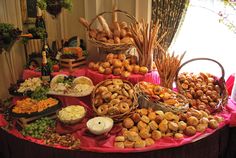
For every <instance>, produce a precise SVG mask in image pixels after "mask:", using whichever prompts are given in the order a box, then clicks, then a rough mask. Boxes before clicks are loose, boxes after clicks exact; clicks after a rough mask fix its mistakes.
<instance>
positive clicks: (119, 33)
mask: <svg viewBox="0 0 236 158" xmlns="http://www.w3.org/2000/svg"><path fill="white" fill-rule="evenodd" d="M98 21H99V23H100V24H101V26H102V29H91V28H89V23H88V21H87V20H85V19H84V18H80V23H82V25H83V26H85V27H86V28H87V29H89V37H90V38H91V39H95V40H97V41H101V42H105V43H108V44H121V43H123V44H132V41H133V39H132V37H131V32H130V29H129V27H128V24H127V23H126V22H124V21H123V22H117V21H115V22H113V23H112V24H111V25H110V26H109V25H108V24H107V21H106V20H105V19H104V18H103V16H98Z"/></svg>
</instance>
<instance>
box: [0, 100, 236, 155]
mask: <svg viewBox="0 0 236 158" xmlns="http://www.w3.org/2000/svg"><path fill="white" fill-rule="evenodd" d="M57 98H58V99H60V100H61V101H62V103H63V105H64V106H67V105H71V104H80V105H82V106H84V107H85V108H86V109H87V112H88V116H93V110H92V107H91V104H90V103H89V101H88V98H89V97H87V98H86V97H84V98H76V97H57ZM18 99H19V98H18ZM82 100H85V101H87V103H84V102H83V101H82ZM235 111H236V105H235V104H233V103H232V102H231V101H230V100H229V103H228V105H227V106H226V108H225V110H224V111H222V112H221V113H220V114H218V115H220V116H222V117H224V119H225V121H224V122H222V123H221V124H220V127H219V128H222V127H223V126H225V125H228V124H229V123H230V124H231V125H234V126H236V124H235V121H234V120H236V118H235V116H233V115H231V113H230V112H235ZM232 119H233V120H232ZM83 123H84V125H81V127H83V128H81V129H80V130H78V131H76V132H74V133H73V135H74V136H75V137H77V138H79V139H80V141H81V146H80V147H81V149H83V150H88V151H96V152H144V151H151V150H157V149H164V148H171V147H178V146H181V145H184V144H187V143H192V142H195V141H197V140H199V139H202V138H204V137H206V136H208V135H211V134H212V133H214V132H215V131H216V130H218V129H219V128H218V129H216V130H212V129H209V128H208V129H207V130H206V131H205V132H204V133H197V134H195V135H194V136H191V137H188V136H185V137H184V138H183V139H175V138H171V137H165V138H162V139H160V140H158V141H156V143H155V144H154V145H152V146H149V147H145V148H140V149H131V148H127V149H117V148H114V147H113V143H114V138H115V136H116V134H117V132H119V131H117V126H115V127H114V128H113V129H112V131H111V132H110V133H107V134H106V135H103V136H95V135H91V134H89V133H88V132H87V129H86V128H84V127H86V126H85V123H86V122H83ZM6 124H7V122H6V121H5V120H4V118H3V117H2V116H1V115H0V126H2V127H3V126H6ZM9 133H11V134H13V135H15V136H17V137H19V138H22V139H27V140H30V141H33V142H36V143H39V144H42V145H45V144H44V142H43V141H42V140H37V139H34V138H32V137H23V136H22V135H21V134H20V132H19V131H17V130H16V129H13V130H10V131H9ZM55 147H57V148H64V147H61V146H55Z"/></svg>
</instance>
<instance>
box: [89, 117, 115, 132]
mask: <svg viewBox="0 0 236 158" xmlns="http://www.w3.org/2000/svg"><path fill="white" fill-rule="evenodd" d="M113 124H114V121H113V120H112V119H111V118H109V117H94V118H92V119H90V120H88V122H87V128H88V129H89V131H90V132H91V133H93V134H95V135H102V134H104V133H107V132H109V131H110V130H111V129H112V127H113Z"/></svg>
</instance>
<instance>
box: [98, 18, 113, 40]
mask: <svg viewBox="0 0 236 158" xmlns="http://www.w3.org/2000/svg"><path fill="white" fill-rule="evenodd" d="M98 20H99V22H100V24H101V25H102V28H103V29H104V31H105V32H106V33H107V35H108V37H109V38H112V32H111V30H110V28H109V26H108V24H107V22H106V20H105V19H104V18H103V17H102V16H98Z"/></svg>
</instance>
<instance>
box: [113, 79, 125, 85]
mask: <svg viewBox="0 0 236 158" xmlns="http://www.w3.org/2000/svg"><path fill="white" fill-rule="evenodd" d="M112 83H113V84H114V85H118V86H122V85H123V84H124V83H123V81H122V80H121V79H113V80H112Z"/></svg>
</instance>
